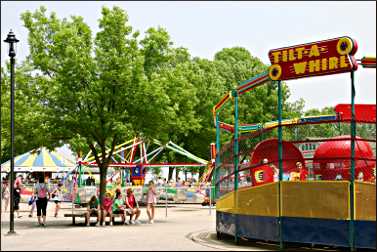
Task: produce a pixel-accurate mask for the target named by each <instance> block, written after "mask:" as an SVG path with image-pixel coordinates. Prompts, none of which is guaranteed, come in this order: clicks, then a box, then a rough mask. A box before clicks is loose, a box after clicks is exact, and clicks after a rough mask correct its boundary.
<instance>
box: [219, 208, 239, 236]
mask: <svg viewBox="0 0 377 252" xmlns="http://www.w3.org/2000/svg"><path fill="white" fill-rule="evenodd" d="M235 223H236V216H235V215H234V214H231V213H224V212H219V211H216V231H217V232H220V233H223V234H229V235H233V236H234V235H235V230H236V226H235Z"/></svg>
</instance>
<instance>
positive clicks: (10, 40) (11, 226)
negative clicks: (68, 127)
mask: <svg viewBox="0 0 377 252" xmlns="http://www.w3.org/2000/svg"><path fill="white" fill-rule="evenodd" d="M18 41H19V40H18V39H16V35H14V33H13V32H12V30H10V32H9V33H8V36H7V39H5V40H4V42H7V43H8V44H9V54H8V55H9V57H10V130H11V133H10V135H11V141H10V143H11V144H10V146H11V147H10V148H11V159H10V181H9V185H10V214H9V215H10V220H9V232H8V234H15V233H16V232H15V231H14V63H15V59H14V57H15V56H16V50H15V44H16V43H17V42H18Z"/></svg>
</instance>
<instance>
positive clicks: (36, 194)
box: [2, 174, 63, 226]
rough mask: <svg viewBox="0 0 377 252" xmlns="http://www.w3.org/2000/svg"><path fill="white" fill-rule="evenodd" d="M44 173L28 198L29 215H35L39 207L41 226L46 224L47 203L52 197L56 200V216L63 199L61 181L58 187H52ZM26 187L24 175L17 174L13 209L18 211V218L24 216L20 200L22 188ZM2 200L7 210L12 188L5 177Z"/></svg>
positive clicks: (38, 214) (38, 213) (39, 222)
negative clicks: (21, 212) (21, 211)
mask: <svg viewBox="0 0 377 252" xmlns="http://www.w3.org/2000/svg"><path fill="white" fill-rule="evenodd" d="M46 180H47V178H45V177H44V176H43V175H42V174H40V175H39V177H38V181H37V183H36V184H35V185H34V187H33V192H32V194H31V196H30V197H29V199H28V205H29V206H30V212H29V217H33V213H34V210H35V208H37V218H38V224H39V225H40V226H45V225H46V212H47V203H48V201H49V200H50V199H51V200H52V201H54V202H55V213H54V216H55V217H57V216H58V213H59V210H60V205H61V201H62V185H63V184H61V183H59V184H58V185H57V186H56V187H54V188H51V187H50V186H49V184H48V182H46ZM23 187H24V184H23V179H22V175H19V176H17V178H16V179H15V182H14V191H13V195H14V204H13V210H14V212H15V213H16V216H17V218H22V215H20V211H19V210H20V201H21V190H22V188H23ZM2 200H3V202H4V204H3V205H4V210H5V211H7V209H8V206H9V202H10V189H9V183H8V180H6V179H4V180H3V184H2Z"/></svg>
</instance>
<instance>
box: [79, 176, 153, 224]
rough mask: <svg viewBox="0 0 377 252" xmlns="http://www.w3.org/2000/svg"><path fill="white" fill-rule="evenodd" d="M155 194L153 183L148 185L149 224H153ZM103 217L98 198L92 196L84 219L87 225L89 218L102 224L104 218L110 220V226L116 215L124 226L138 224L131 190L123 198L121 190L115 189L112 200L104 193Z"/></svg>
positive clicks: (137, 213) (138, 211) (135, 202)
mask: <svg viewBox="0 0 377 252" xmlns="http://www.w3.org/2000/svg"><path fill="white" fill-rule="evenodd" d="M156 196H157V192H156V188H155V185H154V182H153V181H150V182H149V184H148V192H147V215H148V218H149V223H150V224H153V223H154V216H155V204H156V203H157V197H156ZM102 210H103V215H102V216H101V208H100V204H99V200H98V198H97V197H96V196H95V195H93V196H92V197H91V199H90V200H89V202H88V207H87V212H86V219H87V222H86V223H87V225H89V224H90V217H91V216H94V217H97V222H100V223H101V224H103V223H104V222H105V219H106V217H109V218H110V225H112V224H113V215H114V214H117V215H120V216H121V219H122V223H124V224H128V225H130V224H140V221H139V220H138V219H139V216H140V213H141V211H140V209H139V204H138V202H137V200H136V199H135V195H134V193H133V191H132V188H128V189H127V191H126V196H125V197H124V198H123V196H122V192H121V190H119V189H117V190H116V191H115V197H114V198H112V197H111V194H110V193H109V192H106V193H105V196H104V199H103V204H102ZM127 215H128V216H130V219H129V220H128V221H126V216H127Z"/></svg>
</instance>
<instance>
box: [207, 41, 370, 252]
mask: <svg viewBox="0 0 377 252" xmlns="http://www.w3.org/2000/svg"><path fill="white" fill-rule="evenodd" d="M356 51H357V43H356V41H355V40H354V39H352V38H350V37H346V36H345V37H339V38H334V39H329V40H324V41H319V42H313V43H308V44H301V45H297V46H293V47H284V48H279V49H274V50H271V51H270V52H269V58H270V61H271V66H270V67H269V69H268V71H265V72H263V73H261V74H259V75H257V76H256V77H254V78H252V79H249V80H247V81H244V82H242V83H240V85H239V86H238V87H237V88H235V89H234V90H232V91H231V92H229V93H227V94H226V95H225V96H224V97H223V98H222V99H221V100H220V101H219V102H218V103H217V104H216V105H215V106H214V108H213V111H212V112H213V116H214V124H215V126H216V150H217V154H216V164H215V171H214V175H213V176H214V178H213V180H214V183H215V187H216V188H215V194H216V231H217V237H218V238H219V239H221V237H222V234H228V235H231V236H234V239H235V242H236V243H238V242H239V239H240V238H246V239H261V240H265V241H274V242H279V245H280V249H283V248H284V243H288V242H294V243H303V244H305V243H306V244H311V245H315V244H319V245H330V246H339V247H348V248H350V249H351V250H355V249H356V248H371V249H375V248H376V208H375V207H376V194H375V192H376V182H375V181H376V154H375V153H376V135H375V134H376V130H375V127H376V105H375V104H357V105H355V103H354V98H355V84H354V72H355V71H356V70H357V68H358V65H361V66H362V67H364V68H376V59H375V58H372V57H363V58H362V59H360V60H358V59H355V57H354V55H355V53H356ZM338 73H350V75H351V87H350V89H351V104H339V105H337V106H336V107H335V108H334V114H332V115H321V116H306V117H303V118H294V119H285V120H283V118H282V108H283V106H282V103H283V98H282V81H284V80H290V79H298V78H304V77H312V76H323V75H329V74H338ZM272 82H275V83H276V84H277V96H278V104H277V105H278V106H277V108H278V111H277V114H278V120H277V121H272V122H267V123H254V124H240V123H239V111H238V110H239V107H238V102H239V99H240V97H241V96H242V95H244V94H245V93H247V92H250V91H253V90H254V89H255V88H257V87H259V86H262V85H263V84H267V83H270V84H271V83H272ZM364 84H366V83H364ZM373 85H375V83H373ZM227 103H228V104H231V105H232V106H233V108H234V109H233V110H232V111H234V124H233V125H231V124H229V123H225V122H221V121H220V115H221V112H222V111H223V112H222V113H225V112H224V111H225V110H223V108H224V106H225V105H226V104H227ZM250 106H252V104H250ZM342 126H345V127H343V129H346V131H344V130H342V131H339V134H338V135H336V134H334V133H333V135H331V136H329V135H328V134H326V133H328V132H327V131H328V129H329V128H337V127H339V128H341V127H342ZM283 129H284V133H285V134H284V135H283ZM292 129H293V130H292ZM326 129H327V131H326ZM294 130H295V131H294ZM298 130H301V131H300V132H301V133H300V134H301V138H300V134H294V133H293V134H291V132H297V131H298ZM348 132H349V133H348ZM222 133H228V134H231V135H232V139H231V141H229V142H224V143H222V142H221V139H222V138H221V134H222ZM345 133H346V134H345ZM356 134H358V135H360V136H357V135H356ZM308 147H310V152H309V151H308ZM303 150H305V151H306V153H303V152H304V151H303ZM304 154H305V155H304ZM308 154H309V155H308ZM296 165H297V167H296ZM300 166H301V167H300ZM297 173H298V174H300V177H299V179H298V181H297V180H293V179H292V178H293V177H294V176H293V175H295V174H297ZM245 174H246V175H245ZM272 174H276V176H275V177H273V176H272ZM301 174H305V176H302V177H301ZM306 174H307V177H306ZM244 176H248V177H251V179H250V180H245V179H244Z"/></svg>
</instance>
